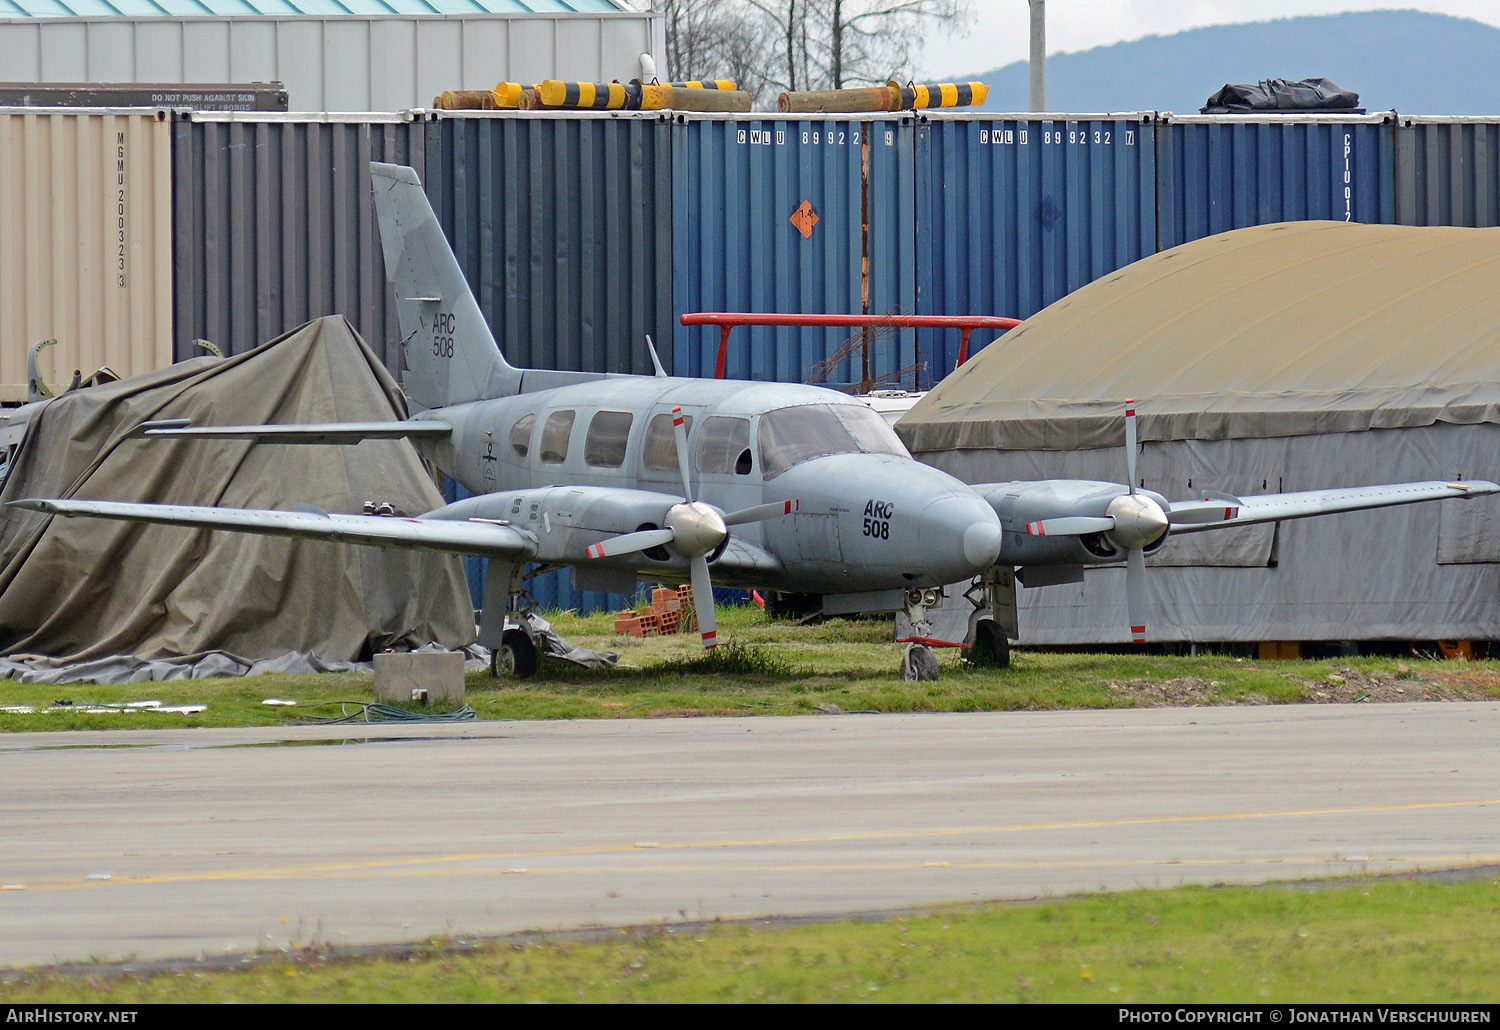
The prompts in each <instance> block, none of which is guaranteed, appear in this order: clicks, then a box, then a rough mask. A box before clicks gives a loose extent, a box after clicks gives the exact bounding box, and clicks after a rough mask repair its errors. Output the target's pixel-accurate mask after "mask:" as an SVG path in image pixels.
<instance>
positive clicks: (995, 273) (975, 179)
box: [916, 113, 1157, 382]
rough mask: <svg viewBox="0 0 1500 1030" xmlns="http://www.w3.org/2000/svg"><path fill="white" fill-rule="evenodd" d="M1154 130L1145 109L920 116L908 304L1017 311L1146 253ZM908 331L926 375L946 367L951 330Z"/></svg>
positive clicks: (1152, 210)
mask: <svg viewBox="0 0 1500 1030" xmlns="http://www.w3.org/2000/svg"><path fill="white" fill-rule="evenodd" d="M1155 133H1156V124H1155V116H1154V115H1152V114H1150V113H1145V114H1123V115H1067V116H1064V115H997V116H987V115H972V114H962V115H925V116H923V118H922V119H921V121H920V122H919V124H918V126H917V137H916V139H917V184H916V188H917V205H918V212H917V255H918V260H917V265H916V269H917V312H918V313H919V314H923V315H999V316H1003V317H1009V318H1028V317H1030V316H1031V315H1034V314H1035V313H1036V312H1038V311H1040V310H1041V309H1042V308H1044V307H1046V306H1047V305H1048V304H1051V303H1052V302H1053V301H1056V300H1059V299H1060V298H1062V297H1065V296H1067V295H1068V294H1069V293H1071V292H1072V291H1074V290H1076V289H1078V288H1079V287H1081V286H1086V285H1087V284H1088V283H1090V282H1093V281H1094V280H1095V279H1097V278H1099V277H1100V276H1103V275H1107V274H1108V273H1110V272H1113V271H1115V270H1116V269H1118V268H1121V267H1122V266H1124V265H1128V264H1129V263H1130V262H1132V261H1138V260H1140V259H1141V258H1143V257H1147V256H1148V255H1150V254H1152V253H1155V251H1156V240H1157V226H1156V143H1155ZM918 340H919V341H920V343H921V352H922V355H923V358H924V360H926V361H927V362H928V364H929V365H930V367H931V371H932V376H931V380H930V381H931V382H936V381H938V380H940V379H942V378H943V376H945V375H947V374H948V373H949V372H951V371H952V370H953V368H954V366H955V364H956V363H957V360H958V353H959V346H960V334H959V332H958V331H957V330H934V329H924V330H921V331H919V333H918ZM987 342H989V341H988V338H986V337H985V335H984V334H983V333H976V334H975V336H974V338H973V339H972V340H971V341H970V352H971V353H973V351H975V350H977V349H978V348H980V347H981V346H983V345H984V344H985V343H987Z"/></svg>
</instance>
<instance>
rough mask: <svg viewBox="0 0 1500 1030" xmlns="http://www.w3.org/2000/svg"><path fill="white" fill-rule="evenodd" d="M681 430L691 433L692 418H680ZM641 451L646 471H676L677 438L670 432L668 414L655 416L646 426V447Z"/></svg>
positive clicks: (687, 416)
mask: <svg viewBox="0 0 1500 1030" xmlns="http://www.w3.org/2000/svg"><path fill="white" fill-rule="evenodd" d="M682 429H683V432H684V433H691V432H692V431H693V416H691V415H684V416H682ZM643 451H644V453H643V455H642V459H643V460H644V461H645V464H646V467H647V468H648V469H658V470H660V471H663V472H676V471H677V438H676V434H675V433H673V432H672V415H671V413H670V412H667V413H664V414H661V415H657V416H655V417H654V418H652V419H651V423H650V425H648V426H646V445H645V447H644V448H643Z"/></svg>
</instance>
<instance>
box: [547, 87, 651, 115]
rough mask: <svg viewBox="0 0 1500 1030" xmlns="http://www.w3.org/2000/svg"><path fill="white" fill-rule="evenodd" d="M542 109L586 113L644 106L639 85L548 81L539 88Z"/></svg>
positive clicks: (627, 109)
mask: <svg viewBox="0 0 1500 1030" xmlns="http://www.w3.org/2000/svg"><path fill="white" fill-rule="evenodd" d="M537 94H538V96H539V98H540V99H541V102H542V106H543V107H567V108H576V109H579V110H585V111H634V110H638V109H639V108H640V106H641V86H640V84H639V83H636V82H631V83H622V82H561V81H559V80H557V79H547V80H546V81H545V82H543V83H541V84H540V85H539V86H537Z"/></svg>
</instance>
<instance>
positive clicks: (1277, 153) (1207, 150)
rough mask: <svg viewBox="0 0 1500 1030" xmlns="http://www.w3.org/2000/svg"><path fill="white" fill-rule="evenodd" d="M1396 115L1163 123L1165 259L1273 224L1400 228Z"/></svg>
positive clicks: (1161, 234)
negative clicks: (1184, 246)
mask: <svg viewBox="0 0 1500 1030" xmlns="http://www.w3.org/2000/svg"><path fill="white" fill-rule="evenodd" d="M1394 131H1395V127H1394V125H1393V124H1392V119H1391V116H1390V115H1365V116H1350V117H1327V116H1317V117H1311V116H1310V117H1295V116H1293V117H1289V116H1286V115H1281V116H1266V117H1246V116H1243V115H1209V116H1203V117H1197V118H1195V117H1191V116H1185V117H1176V116H1172V115H1168V116H1165V117H1164V118H1163V120H1162V124H1161V125H1160V126H1159V127H1158V130H1157V136H1156V138H1157V166H1158V168H1159V169H1160V179H1159V182H1158V186H1157V196H1158V208H1159V212H1160V214H1159V225H1158V236H1157V245H1158V248H1159V249H1161V250H1166V249H1167V248H1169V247H1175V246H1177V245H1178V244H1180V243H1187V242H1189V241H1191V240H1197V239H1202V238H1203V237H1204V236H1211V235H1213V234H1214V233H1221V232H1228V231H1229V230H1230V229H1242V228H1244V227H1245V226H1249V225H1266V224H1268V223H1271V222H1297V221H1303V220H1307V219H1331V220H1333V221H1340V222H1367V223H1373V224H1386V225H1388V224H1390V223H1392V222H1394V221H1395V220H1396V189H1395V185H1394V180H1395V175H1394V142H1393V140H1394Z"/></svg>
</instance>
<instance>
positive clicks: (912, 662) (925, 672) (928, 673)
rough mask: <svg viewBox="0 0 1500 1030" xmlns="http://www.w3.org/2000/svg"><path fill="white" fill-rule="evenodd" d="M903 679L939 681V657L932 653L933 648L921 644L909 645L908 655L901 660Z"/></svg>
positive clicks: (907, 646) (907, 648)
mask: <svg viewBox="0 0 1500 1030" xmlns="http://www.w3.org/2000/svg"><path fill="white" fill-rule="evenodd" d="M901 678H902V679H904V680H926V681H931V680H935V679H937V678H938V663H937V655H935V654H933V653H932V648H930V647H924V646H922V645H921V644H907V645H906V654H905V655H904V656H902V658H901Z"/></svg>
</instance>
